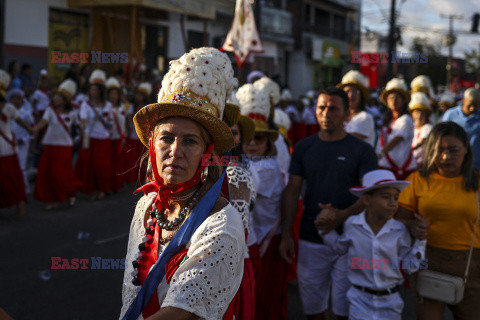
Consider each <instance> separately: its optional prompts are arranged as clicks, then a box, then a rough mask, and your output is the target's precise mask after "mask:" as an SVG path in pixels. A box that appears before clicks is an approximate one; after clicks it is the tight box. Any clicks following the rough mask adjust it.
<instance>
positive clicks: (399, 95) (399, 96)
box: [376, 78, 417, 180]
mask: <svg viewBox="0 0 480 320" xmlns="http://www.w3.org/2000/svg"><path fill="white" fill-rule="evenodd" d="M380 99H381V100H382V103H383V104H385V105H386V106H387V110H386V112H385V117H384V120H383V126H382V128H381V130H380V137H379V140H378V142H377V147H376V151H377V155H378V159H379V160H378V166H379V167H380V168H382V169H387V170H391V171H393V173H394V174H395V177H397V179H399V180H402V179H405V178H406V177H408V175H409V174H410V173H411V172H413V171H414V170H415V169H416V167H417V164H416V163H415V158H414V157H413V153H412V140H413V130H414V127H413V120H412V117H411V116H410V115H409V114H408V111H407V105H408V103H409V102H410V95H409V94H408V92H407V85H406V84H405V81H404V80H403V79H399V78H393V79H392V80H390V81H389V82H388V83H387V86H386V87H385V90H383V91H382V94H381V97H380Z"/></svg>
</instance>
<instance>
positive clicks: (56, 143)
mask: <svg viewBox="0 0 480 320" xmlns="http://www.w3.org/2000/svg"><path fill="white" fill-rule="evenodd" d="M75 92H76V84H75V82H73V81H72V80H70V79H68V80H65V81H64V82H62V84H60V86H59V88H58V91H56V92H54V93H53V96H52V106H51V107H48V108H47V109H46V110H45V113H44V114H43V116H42V119H41V120H40V122H39V123H38V124H37V126H36V130H37V131H40V130H42V129H43V128H45V127H47V126H48V128H47V131H46V132H45V135H44V136H43V139H42V144H43V153H42V155H41V157H40V162H39V164H38V172H37V179H36V181H35V192H34V194H33V198H34V199H36V200H38V201H41V202H46V203H48V205H47V206H46V207H45V210H52V209H56V208H58V203H59V202H65V201H67V200H69V204H70V206H73V205H74V204H75V199H76V196H77V190H78V189H79V187H80V186H81V182H80V181H79V180H78V179H77V178H76V177H75V174H74V172H73V166H72V153H73V139H72V137H71V134H70V133H71V130H72V126H74V125H75V126H79V120H78V116H77V113H76V112H75V111H74V110H73V107H72V105H71V103H70V100H71V98H72V97H73V96H74V95H75Z"/></svg>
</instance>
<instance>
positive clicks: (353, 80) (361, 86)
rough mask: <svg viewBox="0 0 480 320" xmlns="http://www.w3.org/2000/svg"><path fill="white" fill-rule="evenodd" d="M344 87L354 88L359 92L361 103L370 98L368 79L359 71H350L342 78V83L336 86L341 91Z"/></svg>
mask: <svg viewBox="0 0 480 320" xmlns="http://www.w3.org/2000/svg"><path fill="white" fill-rule="evenodd" d="M346 86H354V87H356V88H357V89H358V90H360V92H361V94H362V97H363V101H364V102H366V101H367V100H368V97H369V96H370V91H368V78H367V77H365V76H364V75H363V74H361V73H360V71H357V70H350V71H348V72H347V73H345V75H344V76H343V78H342V82H340V83H339V84H337V88H339V89H342V90H343V88H345V87H346Z"/></svg>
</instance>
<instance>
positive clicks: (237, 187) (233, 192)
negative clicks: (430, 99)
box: [227, 166, 256, 229]
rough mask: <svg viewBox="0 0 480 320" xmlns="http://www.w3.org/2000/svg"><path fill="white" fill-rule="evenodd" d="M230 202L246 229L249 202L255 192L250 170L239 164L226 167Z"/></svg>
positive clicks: (252, 200) (254, 195)
mask: <svg viewBox="0 0 480 320" xmlns="http://www.w3.org/2000/svg"><path fill="white" fill-rule="evenodd" d="M227 178H228V187H229V191H230V203H231V204H232V206H233V207H234V208H235V209H237V211H238V212H239V213H240V216H241V218H242V222H243V227H244V228H245V229H248V219H249V212H250V204H251V203H252V202H254V201H255V197H256V192H255V186H254V184H253V179H252V176H251V175H250V172H249V171H248V170H247V169H245V168H242V167H240V166H229V167H228V168H227Z"/></svg>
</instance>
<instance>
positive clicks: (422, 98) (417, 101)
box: [408, 92, 433, 114]
mask: <svg viewBox="0 0 480 320" xmlns="http://www.w3.org/2000/svg"><path fill="white" fill-rule="evenodd" d="M413 110H425V111H427V112H428V113H429V114H431V113H432V112H433V110H432V107H431V106H430V100H429V99H428V96H427V95H426V94H425V93H423V92H414V93H412V95H411V100H410V103H409V104H408V111H409V112H410V113H411V112H412V111H413Z"/></svg>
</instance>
